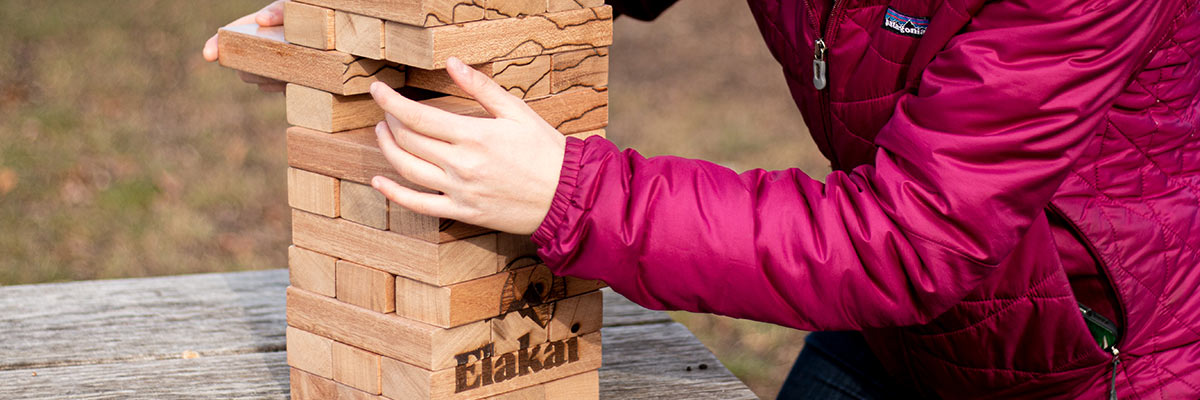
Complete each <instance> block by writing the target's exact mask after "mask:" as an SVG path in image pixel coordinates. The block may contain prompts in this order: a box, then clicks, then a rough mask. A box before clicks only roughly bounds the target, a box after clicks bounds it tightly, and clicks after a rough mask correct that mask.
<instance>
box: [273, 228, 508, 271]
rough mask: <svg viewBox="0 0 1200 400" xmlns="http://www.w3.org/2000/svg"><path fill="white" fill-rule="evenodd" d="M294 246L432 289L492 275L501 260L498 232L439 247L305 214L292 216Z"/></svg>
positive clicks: (438, 245)
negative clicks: (432, 285)
mask: <svg viewBox="0 0 1200 400" xmlns="http://www.w3.org/2000/svg"><path fill="white" fill-rule="evenodd" d="M292 243H295V244H296V246H300V247H304V248H308V249H313V250H314V251H317V252H320V253H324V254H328V255H331V256H334V257H337V258H340V259H343V260H348V261H353V262H355V263H359V264H362V265H366V266H370V267H372V268H375V269H379V270H382V271H385V272H388V273H391V274H393V275H402V276H407V277H409V278H412V279H416V280H420V281H422V282H427V283H431V284H434V285H449V284H452V283H457V282H463V281H467V280H471V279H475V278H479V277H483V276H487V275H491V274H494V273H496V272H497V271H499V270H500V262H501V257H502V255H497V252H496V251H497V237H496V235H495V234H488V235H484V236H476V237H473V238H469V239H464V240H458V241H454V242H448V243H443V244H436V243H429V242H425V241H422V240H418V239H413V238H410V237H407V236H404V235H400V234H397V233H395V232H389V231H381V230H378V229H373V228H370V227H367V226H363V225H359V224H356V223H353V222H350V221H346V220H343V219H335V218H326V217H322V216H320V215H316V214H310V213H307V212H303V211H293V212H292Z"/></svg>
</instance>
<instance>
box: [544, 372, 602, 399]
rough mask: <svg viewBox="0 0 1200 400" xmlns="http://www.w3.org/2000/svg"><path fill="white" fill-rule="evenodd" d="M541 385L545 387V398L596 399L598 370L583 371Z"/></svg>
mask: <svg viewBox="0 0 1200 400" xmlns="http://www.w3.org/2000/svg"><path fill="white" fill-rule="evenodd" d="M543 386H545V388H546V400H553V399H572V400H597V399H599V398H600V372H599V371H591V372H585V373H582V374H579V375H575V376H570V377H566V378H562V379H559V380H556V381H553V382H550V383H547V384H545V385H543Z"/></svg>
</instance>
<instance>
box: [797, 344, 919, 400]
mask: <svg viewBox="0 0 1200 400" xmlns="http://www.w3.org/2000/svg"><path fill="white" fill-rule="evenodd" d="M914 398H918V397H917V396H916V394H915V393H912V391H911V390H909V389H907V388H904V387H903V386H900V385H897V384H895V383H893V382H892V380H891V378H890V377H889V376H888V374H887V372H886V371H884V369H883V365H882V364H880V363H879V359H877V358H875V355H874V354H872V353H871V350H870V349H869V348H868V347H867V342H866V340H864V339H863V337H862V334H861V333H859V332H813V333H810V334H809V335H808V338H807V339H805V344H804V349H803V350H801V351H800V356H799V357H796V364H794V365H793V366H792V371H791V372H790V373H788V377H787V380H785V381H784V382H783V388H781V389H780V390H779V399H785V400H791V399H830V400H840V399H856V400H868V399H914Z"/></svg>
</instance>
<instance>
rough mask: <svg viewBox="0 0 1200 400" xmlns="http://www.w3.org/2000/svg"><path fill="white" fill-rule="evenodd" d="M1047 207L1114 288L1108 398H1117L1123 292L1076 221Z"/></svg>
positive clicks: (1122, 338) (1125, 324)
mask: <svg viewBox="0 0 1200 400" xmlns="http://www.w3.org/2000/svg"><path fill="white" fill-rule="evenodd" d="M1046 209H1047V210H1049V211H1050V212H1052V213H1054V215H1055V216H1057V217H1058V219H1060V220H1062V221H1063V222H1064V223H1066V225H1067V227H1068V228H1070V229H1071V231H1072V232H1073V233H1074V234H1075V237H1076V238H1077V239H1079V242H1080V243H1083V247H1084V248H1086V249H1087V251H1088V254H1090V255H1091V256H1092V259H1093V260H1096V266H1097V267H1099V268H1100V276H1101V277H1103V278H1104V283H1106V284H1108V287H1109V288H1112V292H1113V300H1114V301H1115V302H1114V303H1113V308H1114V309H1115V310H1116V313H1117V315H1116V317H1117V340H1116V343H1113V345H1112V347H1111V348H1110V349H1109V352H1110V353H1112V377H1111V378H1110V379H1109V384H1108V398H1109V400H1117V371H1118V369H1117V368H1118V367H1119V366H1120V365H1121V351H1120V350H1118V348H1119V347H1120V345H1121V344H1123V343H1124V342H1125V334H1126V331H1127V328H1126V327H1128V326H1129V321H1128V319H1127V318H1125V302H1124V300H1122V299H1121V292H1120V291H1118V290H1117V285H1116V284H1115V283H1114V282H1115V281H1114V280H1113V277H1112V272H1109V270H1108V264H1107V263H1105V262H1104V258H1103V257H1100V252H1098V251H1097V250H1096V246H1095V245H1093V244H1092V241H1091V240H1088V238H1087V237H1086V236H1084V235H1083V233H1082V231H1081V230H1080V229H1079V226H1078V225H1076V224H1075V221H1072V220H1071V219H1070V218H1067V217H1066V215H1065V214H1063V212H1062V210H1060V209H1059V208H1058V206H1056V205H1054V203H1050V204H1047V205H1046Z"/></svg>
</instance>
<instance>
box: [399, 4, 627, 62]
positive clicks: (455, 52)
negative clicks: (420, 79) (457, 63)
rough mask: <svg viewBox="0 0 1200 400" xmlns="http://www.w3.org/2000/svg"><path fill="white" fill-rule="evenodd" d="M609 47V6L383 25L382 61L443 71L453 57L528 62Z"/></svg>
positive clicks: (464, 60)
mask: <svg viewBox="0 0 1200 400" xmlns="http://www.w3.org/2000/svg"><path fill="white" fill-rule="evenodd" d="M610 44H612V8H610V7H608V6H602V7H596V8H589V9H582V10H573V11H563V12H557V13H549V14H539V15H530V16H528V17H524V18H505V19H497V20H487V21H477V22H471V23H466V24H459V25H446V26H439V27H433V28H421V27H415V26H411V25H405V24H403V23H395V22H388V23H387V44H386V45H384V46H385V47H386V48H387V54H386V56H387V59H388V60H391V61H395V62H398V63H401V64H405V65H411V66H414V67H417V68H423V69H442V68H445V67H446V60H447V59H448V58H450V57H452V56H453V57H458V58H459V59H460V60H462V61H463V62H465V63H467V64H481V63H486V62H492V61H499V60H506V59H514V58H523V57H531V56H537V55H542V54H549V53H557V52H563V51H570V50H583V49H589V48H594V47H607V46H608V45H610Z"/></svg>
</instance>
